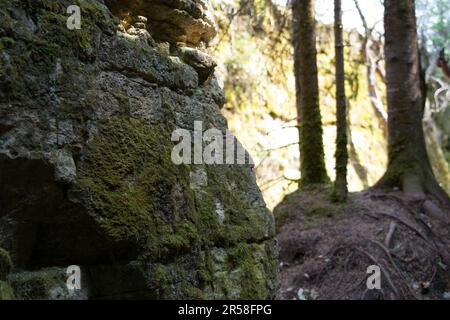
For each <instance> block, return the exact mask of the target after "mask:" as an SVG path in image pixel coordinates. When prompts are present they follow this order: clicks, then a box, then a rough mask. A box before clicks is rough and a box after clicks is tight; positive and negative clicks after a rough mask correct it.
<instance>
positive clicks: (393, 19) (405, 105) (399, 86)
mask: <svg viewBox="0 0 450 320" xmlns="http://www.w3.org/2000/svg"><path fill="white" fill-rule="evenodd" d="M384 5H385V14H384V27H385V32H386V35H385V37H386V45H385V56H386V81H387V89H388V91H387V92H388V94H387V100H388V159H389V161H388V168H387V170H386V173H385V175H384V176H383V177H382V178H381V180H380V181H379V182H378V184H377V186H378V187H398V188H400V189H402V190H403V191H404V192H414V193H429V194H433V195H435V196H436V197H437V198H438V199H440V200H441V202H443V204H444V205H449V204H450V200H449V198H448V195H447V194H446V193H445V192H444V191H443V190H442V188H441V187H440V186H439V184H438V183H437V181H436V179H435V176H434V174H433V171H432V168H431V165H430V161H429V158H428V154H427V151H426V146H425V138H424V131H423V128H422V118H423V106H422V102H423V100H422V92H421V85H420V75H419V50H418V41H417V28H416V16H415V1H414V0H385V1H384Z"/></svg>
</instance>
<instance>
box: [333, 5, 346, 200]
mask: <svg viewBox="0 0 450 320" xmlns="http://www.w3.org/2000/svg"><path fill="white" fill-rule="evenodd" d="M334 19H335V20H334V42H335V52H336V128H337V130H336V155H335V157H336V182H335V189H334V193H335V197H336V200H337V201H339V202H344V201H345V200H346V199H347V193H348V188H347V163H348V150H347V103H346V101H347V99H346V95H345V66H344V40H343V34H342V32H343V31H342V29H343V26H342V4H341V0H335V1H334Z"/></svg>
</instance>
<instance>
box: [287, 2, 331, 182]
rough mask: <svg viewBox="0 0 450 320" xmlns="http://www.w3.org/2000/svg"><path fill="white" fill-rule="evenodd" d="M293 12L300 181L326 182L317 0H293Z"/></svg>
mask: <svg viewBox="0 0 450 320" xmlns="http://www.w3.org/2000/svg"><path fill="white" fill-rule="evenodd" d="M292 12H293V25H294V28H293V29H294V30H293V32H294V35H293V44H294V72H295V78H296V91H297V114H298V121H299V135H300V171H301V176H302V178H301V181H302V184H312V183H324V182H326V181H328V176H327V172H326V169H325V160H324V148H323V140H322V134H323V129H322V119H321V116H320V107H319V84H318V76H317V49H316V30H315V28H316V26H315V24H316V22H315V17H314V0H295V1H293V4H292Z"/></svg>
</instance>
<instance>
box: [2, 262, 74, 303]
mask: <svg viewBox="0 0 450 320" xmlns="http://www.w3.org/2000/svg"><path fill="white" fill-rule="evenodd" d="M65 281H66V278H65V273H64V272H63V271H62V270H61V269H56V268H53V269H46V270H42V271H35V272H23V273H19V274H14V275H12V276H11V277H10V283H11V287H12V288H13V289H14V294H15V296H16V297H17V298H18V299H24V300H43V299H50V298H51V296H50V294H51V290H52V289H55V288H61V289H63V290H64V289H65V288H66V286H65Z"/></svg>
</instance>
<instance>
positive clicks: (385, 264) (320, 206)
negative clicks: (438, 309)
mask: <svg viewBox="0 0 450 320" xmlns="http://www.w3.org/2000/svg"><path fill="white" fill-rule="evenodd" d="M330 193H331V190H330V189H329V188H325V189H324V188H320V189H315V190H309V191H298V192H296V193H293V194H291V195H289V196H287V197H286V198H285V199H284V201H283V202H282V203H281V204H280V205H278V207H277V208H275V211H274V214H275V218H276V220H277V231H278V244H279V249H280V261H281V263H280V269H281V289H280V292H279V298H280V299H288V300H292V299H295V300H299V299H300V300H304V299H306V300H310V299H333V300H335V299H388V300H391V299H449V300H450V209H449V208H441V207H440V205H439V203H438V201H437V200H435V199H433V198H430V197H425V196H423V195H418V194H409V195H405V194H403V193H401V192H390V193H386V192H382V191H376V190H368V191H364V192H360V193H353V194H350V195H349V199H348V202H347V203H346V204H345V205H339V204H335V203H333V202H331V200H330ZM369 266H378V267H379V270H380V274H381V282H380V284H381V286H380V289H370V290H369V289H368V286H367V282H368V279H369V277H370V276H371V275H372V274H373V273H368V270H367V269H368V267H369ZM369 282H370V283H373V282H372V281H369Z"/></svg>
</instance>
